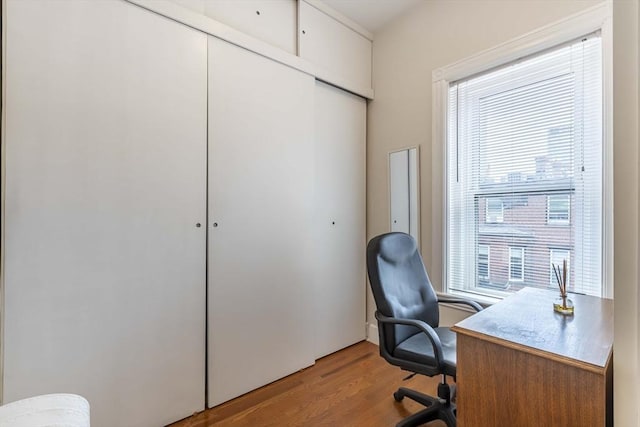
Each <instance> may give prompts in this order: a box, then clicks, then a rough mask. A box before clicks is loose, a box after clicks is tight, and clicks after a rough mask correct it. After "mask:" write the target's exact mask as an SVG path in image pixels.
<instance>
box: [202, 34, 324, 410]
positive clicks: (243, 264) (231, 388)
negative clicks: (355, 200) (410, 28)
mask: <svg viewBox="0 0 640 427" xmlns="http://www.w3.org/2000/svg"><path fill="white" fill-rule="evenodd" d="M313 89H314V79H313V77H312V76H310V75H308V74H304V73H302V72H300V71H297V70H294V69H292V68H289V67H287V66H284V65H282V64H279V63H277V62H274V61H272V60H270V59H267V58H265V57H263V56H260V55H257V54H254V53H252V52H249V51H247V50H245V49H242V48H240V47H237V46H234V45H232V44H229V43H227V42H224V41H221V40H219V39H216V38H214V37H210V38H209V231H210V232H209V267H208V286H209V294H208V298H209V306H208V308H209V317H208V322H209V329H208V336H209V341H208V349H209V352H208V362H209V364H208V368H209V370H208V375H209V402H208V404H209V406H214V405H217V404H219V403H222V402H224V401H227V400H229V399H232V398H234V397H236V396H239V395H241V394H244V393H246V392H248V391H250V390H252V389H254V388H257V387H260V386H263V385H265V384H268V383H270V382H272V381H275V380H276V379H279V378H282V377H283V376H285V375H288V374H291V373H293V372H296V371H297V370H299V369H301V368H304V367H307V366H309V365H311V364H313V361H314V358H313V341H312V340H313V336H312V333H311V331H312V328H313V322H314V320H315V318H314V316H313V310H312V308H313V306H312V301H311V299H312V297H313V294H312V292H313V286H312V283H311V276H312V273H313V271H312V269H311V265H312V263H313V256H312V252H311V250H312V248H313V246H312V245H313V241H312V240H313V239H312V237H313V236H312V228H311V226H312V224H311V217H312V203H313Z"/></svg>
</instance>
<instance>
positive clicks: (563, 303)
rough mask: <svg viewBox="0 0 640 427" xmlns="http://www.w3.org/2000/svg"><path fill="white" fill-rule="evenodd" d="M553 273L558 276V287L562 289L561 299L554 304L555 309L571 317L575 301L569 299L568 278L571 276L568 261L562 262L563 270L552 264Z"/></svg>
mask: <svg viewBox="0 0 640 427" xmlns="http://www.w3.org/2000/svg"><path fill="white" fill-rule="evenodd" d="M551 268H553V272H554V273H555V275H556V280H557V281H558V287H559V288H560V297H559V298H558V299H556V300H555V301H554V303H553V309H554V310H555V311H557V312H558V313H560V314H564V315H567V316H570V315H572V314H573V310H574V307H573V301H571V300H570V299H569V298H568V297H567V276H568V274H569V272H568V269H567V260H566V259H565V260H564V261H563V262H562V270H560V266H559V265H555V264H553V263H552V264H551Z"/></svg>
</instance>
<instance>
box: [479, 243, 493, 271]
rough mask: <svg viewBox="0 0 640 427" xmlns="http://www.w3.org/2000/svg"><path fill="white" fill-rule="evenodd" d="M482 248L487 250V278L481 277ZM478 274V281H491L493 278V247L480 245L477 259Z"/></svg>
mask: <svg viewBox="0 0 640 427" xmlns="http://www.w3.org/2000/svg"><path fill="white" fill-rule="evenodd" d="M480 248H486V249H487V275H486V276H485V277H481V276H480ZM476 274H477V276H478V280H480V279H481V278H482V279H484V280H489V278H490V277H491V245H485V244H478V255H477V257H476Z"/></svg>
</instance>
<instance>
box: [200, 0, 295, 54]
mask: <svg viewBox="0 0 640 427" xmlns="http://www.w3.org/2000/svg"><path fill="white" fill-rule="evenodd" d="M204 2H205V9H204V13H205V15H207V16H208V17H209V18H213V19H215V20H216V21H219V22H222V23H223V24H227V25H229V26H230V27H233V28H235V29H237V30H240V31H242V32H243V33H245V34H248V35H250V36H253V37H256V38H258V39H260V40H263V41H265V42H267V43H270V44H272V45H274V46H277V47H279V48H280V49H283V50H285V51H286V52H289V53H291V54H293V55H296V53H297V52H296V31H297V26H296V24H297V12H298V9H297V5H296V0H268V1H265V0H242V1H238V0H204Z"/></svg>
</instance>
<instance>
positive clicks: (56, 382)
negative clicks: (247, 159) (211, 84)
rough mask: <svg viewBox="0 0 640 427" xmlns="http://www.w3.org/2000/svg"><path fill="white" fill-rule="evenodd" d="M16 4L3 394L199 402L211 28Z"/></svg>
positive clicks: (135, 408) (97, 421) (125, 415)
mask: <svg viewBox="0 0 640 427" xmlns="http://www.w3.org/2000/svg"><path fill="white" fill-rule="evenodd" d="M6 6H7V7H6V13H7V16H6V19H7V30H6V31H7V64H6V67H7V69H6V79H7V81H6V88H7V91H6V211H5V214H6V224H5V225H6V228H5V229H6V235H5V249H6V253H5V262H6V264H5V301H4V378H3V381H4V382H3V386H4V401H5V402H10V401H13V400H16V399H20V398H24V397H28V396H33V395H38V394H45V393H59V392H66V393H77V394H80V395H82V396H84V397H86V398H87V399H88V400H89V402H90V404H91V418H92V420H91V425H92V426H94V427H119V426H122V427H134V426H141V427H143V426H144V427H148V426H159V425H165V424H168V423H170V422H172V421H175V420H178V419H180V418H183V417H185V416H188V415H190V414H192V413H193V412H194V411H198V410H202V409H203V408H204V367H205V345H204V337H205V266H206V264H205V262H206V259H205V249H206V238H205V228H204V227H200V228H196V226H195V224H196V223H197V222H201V223H203V224H204V222H205V220H206V218H205V216H206V137H207V135H206V126H207V122H206V120H207V116H206V111H207V110H206V108H207V107H206V106H207V98H206V96H207V71H206V70H207V63H206V58H207V50H206V49H207V45H206V36H205V35H203V34H202V33H199V32H197V31H195V30H193V29H191V28H188V27H185V26H183V25H181V24H178V23H176V22H173V21H171V20H169V19H166V18H163V17H160V16H158V15H156V14H154V13H152V12H149V11H147V10H144V9H141V8H139V7H137V6H134V5H131V4H129V3H126V2H124V1H117V0H116V1H114V0H111V1H99V0H96V1H82V0H66V1H17V0H15V1H14V0H9V1H8V2H7V5H6Z"/></svg>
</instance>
